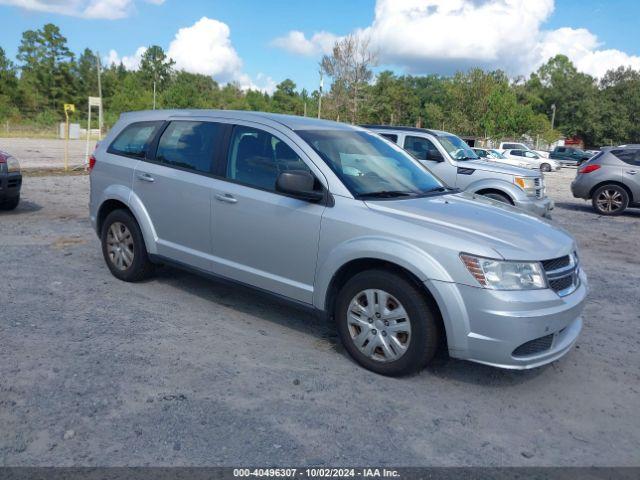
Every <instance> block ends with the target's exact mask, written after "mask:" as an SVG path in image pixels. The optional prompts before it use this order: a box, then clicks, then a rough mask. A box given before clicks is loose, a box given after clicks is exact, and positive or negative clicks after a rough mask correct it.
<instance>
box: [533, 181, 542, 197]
mask: <svg viewBox="0 0 640 480" xmlns="http://www.w3.org/2000/svg"><path fill="white" fill-rule="evenodd" d="M535 187H536V198H544V182H543V181H542V177H538V178H536V179H535Z"/></svg>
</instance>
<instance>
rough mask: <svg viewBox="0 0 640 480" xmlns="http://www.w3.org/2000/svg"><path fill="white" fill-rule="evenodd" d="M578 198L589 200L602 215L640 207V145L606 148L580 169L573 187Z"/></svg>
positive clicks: (615, 213) (573, 191) (572, 184)
mask: <svg viewBox="0 0 640 480" xmlns="http://www.w3.org/2000/svg"><path fill="white" fill-rule="evenodd" d="M571 192H572V193H573V196H574V197H576V198H584V199H590V200H591V203H592V205H593V208H594V210H595V211H596V212H598V213H599V214H601V215H620V214H621V213H622V212H624V211H625V210H626V209H627V207H640V145H621V146H619V147H607V148H606V149H605V150H603V151H601V152H599V153H598V154H597V155H596V156H595V157H592V158H591V159H590V160H588V161H587V163H583V164H582V165H581V166H580V167H578V171H577V173H576V178H575V179H574V180H573V182H572V183H571Z"/></svg>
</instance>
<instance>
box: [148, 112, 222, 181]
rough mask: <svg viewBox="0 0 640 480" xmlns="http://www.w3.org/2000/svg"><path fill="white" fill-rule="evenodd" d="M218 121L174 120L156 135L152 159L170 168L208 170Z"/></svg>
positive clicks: (216, 141) (218, 125) (216, 138)
mask: <svg viewBox="0 0 640 480" xmlns="http://www.w3.org/2000/svg"><path fill="white" fill-rule="evenodd" d="M220 128H221V127H220V124H218V123H212V122H189V121H174V122H171V123H170V124H169V126H168V127H167V128H166V129H165V131H164V132H163V133H162V136H161V137H160V141H159V142H158V150H157V151H156V160H157V161H159V162H162V163H163V164H167V165H171V166H174V167H180V168H185V169H188V170H194V171H196V172H204V173H209V172H211V165H212V162H213V155H214V149H215V148H216V146H217V145H218V138H219V133H220Z"/></svg>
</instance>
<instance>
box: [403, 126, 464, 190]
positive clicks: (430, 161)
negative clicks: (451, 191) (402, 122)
mask: <svg viewBox="0 0 640 480" xmlns="http://www.w3.org/2000/svg"><path fill="white" fill-rule="evenodd" d="M404 149H405V150H406V151H408V152H409V153H410V154H411V155H413V156H414V157H415V158H417V159H418V160H420V163H421V164H423V165H424V166H425V167H427V169H428V170H429V171H430V172H433V173H434V174H435V175H436V176H437V177H438V178H440V180H442V181H443V182H444V183H445V184H446V185H448V186H449V187H455V186H456V175H457V168H456V167H455V166H453V165H451V164H450V163H449V162H448V161H447V159H446V158H445V157H444V155H443V154H442V153H441V152H440V150H438V148H437V147H436V145H435V143H434V142H432V141H431V140H429V139H428V138H424V137H415V136H413V135H407V136H406V137H405V138H404Z"/></svg>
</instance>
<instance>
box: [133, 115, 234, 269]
mask: <svg viewBox="0 0 640 480" xmlns="http://www.w3.org/2000/svg"><path fill="white" fill-rule="evenodd" d="M221 129H222V127H221V125H220V124H217V123H212V122H199V121H173V122H171V123H170V124H169V125H168V126H167V128H166V129H165V130H164V132H163V133H162V135H161V137H160V139H159V141H158V147H157V150H156V153H155V157H152V159H151V161H148V162H147V161H141V162H138V165H137V167H136V170H135V173H134V180H133V190H134V193H135V194H136V196H138V197H139V198H140V200H141V201H142V204H143V205H144V208H146V210H147V212H148V214H149V217H150V218H151V222H152V224H153V228H154V230H155V237H156V238H155V241H156V245H157V249H158V254H159V255H162V256H164V257H167V258H170V259H171V260H174V261H177V262H180V263H184V264H186V265H190V266H193V267H197V268H201V269H205V270H209V269H210V266H211V263H210V255H211V189H212V187H213V182H215V180H214V179H213V178H211V177H210V176H209V175H210V174H211V172H212V164H213V159H214V155H215V152H216V151H217V150H218V148H219V147H220V142H221V141H220V137H221V135H220V132H221Z"/></svg>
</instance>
